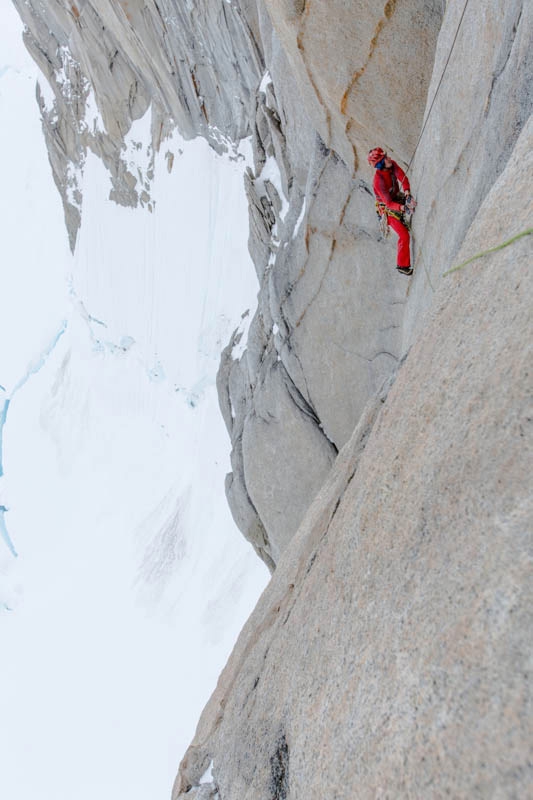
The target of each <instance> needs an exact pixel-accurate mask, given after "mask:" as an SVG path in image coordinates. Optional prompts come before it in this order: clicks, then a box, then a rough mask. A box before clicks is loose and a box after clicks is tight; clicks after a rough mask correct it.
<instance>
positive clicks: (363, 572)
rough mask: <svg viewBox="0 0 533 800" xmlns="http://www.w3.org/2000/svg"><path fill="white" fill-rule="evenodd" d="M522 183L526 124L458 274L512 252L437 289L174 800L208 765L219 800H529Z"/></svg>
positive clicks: (287, 565)
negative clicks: (410, 799) (498, 799)
mask: <svg viewBox="0 0 533 800" xmlns="http://www.w3.org/2000/svg"><path fill="white" fill-rule="evenodd" d="M532 168H533V119H530V121H529V123H528V124H527V125H526V127H525V129H524V131H523V133H522V135H521V137H520V138H519V140H518V142H517V144H516V147H515V149H514V151H513V154H512V156H511V158H510V159H509V161H508V164H507V166H506V168H505V169H504V170H503V172H502V174H501V176H500V178H499V180H498V181H497V182H496V183H495V185H494V186H493V188H492V190H491V191H490V192H489V193H488V194H487V197H486V198H485V201H484V202H483V204H482V205H481V206H480V209H479V211H478V213H477V214H476V216H475V218H474V220H473V222H472V224H471V226H470V227H469V230H468V233H467V235H466V237H465V240H464V242H463V245H462V248H461V251H460V253H458V261H457V265H459V264H460V263H461V262H462V261H466V260H468V259H469V258H471V257H473V256H476V255H478V254H479V253H480V252H483V251H485V250H490V249H492V248H496V247H498V246H499V245H500V244H501V243H502V241H506V242H509V244H508V245H507V246H505V247H504V248H502V249H499V250H497V251H495V252H492V253H488V254H486V255H485V256H483V257H481V258H477V259H475V260H474V261H473V262H471V263H469V264H467V265H466V266H465V267H463V268H462V269H460V270H458V271H456V272H453V273H451V274H449V275H447V276H446V277H443V279H442V281H441V283H440V286H439V287H438V289H437V291H436V293H435V298H434V302H433V306H432V309H431V311H430V312H429V315H428V316H427V317H426V320H425V324H424V327H423V330H422V332H421V335H420V336H419V337H418V339H417V340H416V342H415V343H414V344H413V346H412V348H411V350H410V352H409V355H408V356H407V358H406V360H405V362H404V363H403V364H402V365H400V367H399V369H398V370H397V374H396V379H395V381H394V383H393V385H392V388H390V390H389V391H388V392H387V388H384V390H383V391H382V392H381V394H380V395H378V396H377V397H376V398H375V400H373V401H370V403H369V404H368V405H367V407H366V409H365V411H364V413H363V415H362V416H361V418H360V421H359V424H358V426H357V427H356V429H355V431H354V433H353V435H352V437H351V439H350V441H349V442H348V443H347V444H346V445H345V447H344V448H343V449H342V450H341V452H340V454H339V457H338V459H337V461H336V463H335V465H334V467H333V469H332V470H331V472H330V474H329V476H328V479H327V480H326V482H325V483H324V485H323V486H322V488H321V490H320V491H319V493H318V494H317V496H316V498H315V500H314V502H313V503H312V505H311V507H310V509H309V511H308V512H307V514H306V516H305V518H304V521H303V523H302V525H301V526H300V528H299V530H298V532H297V534H296V535H295V536H294V537H293V539H292V540H291V542H290V543H289V545H288V546H287V548H286V549H285V552H284V554H283V557H282V558H281V559H280V561H279V563H278V566H277V568H276V571H275V573H274V575H273V577H272V580H271V582H270V584H269V586H268V587H267V589H266V590H265V592H264V593H263V596H262V598H261V599H260V601H259V603H258V605H257V607H256V609H255V611H254V613H253V614H252V616H251V618H250V620H249V621H248V623H247V624H246V626H245V628H244V630H243V632H242V634H241V636H240V638H239V640H238V642H237V645H236V647H235V649H234V652H233V654H232V656H231V657H230V660H229V662H228V664H227V666H226V668H225V670H224V672H223V673H222V675H221V677H220V680H219V683H218V687H217V689H216V691H215V692H214V694H213V696H212V698H211V700H210V702H209V704H208V705H207V707H206V709H205V710H204V713H203V715H202V718H201V720H200V723H199V726H198V729H197V733H196V737H195V739H194V741H193V743H192V745H191V747H190V748H189V750H188V752H187V754H186V755H185V758H184V759H183V762H182V764H181V768H180V772H179V775H178V778H177V780H176V784H175V787H174V794H173V797H174V798H175V800H178V798H179V800H181V798H183V800H185V798H186V797H189V795H190V792H191V791H194V788H193V787H195V786H196V785H197V781H198V776H199V775H201V774H202V772H203V771H204V770H205V768H206V764H207V763H209V762H210V761H213V764H214V766H213V769H212V774H213V776H214V784H213V787H214V788H216V789H218V796H219V797H221V798H223V800H237V798H238V800H259V799H260V798H261V799H262V798H264V799H265V800H267V798H268V799H269V800H270V798H274V797H284V798H302V797H306V798H313V800H314V799H315V798H316V800H319V798H324V797H328V798H332V799H333V798H338V799H339V800H341V799H342V800H347V798H354V797H357V798H362V799H363V800H364V799H365V798H368V800H373V799H374V798H377V797H379V798H408V797H417V798H418V797H424V798H425V797H428V798H430V797H431V798H437V797H457V798H486V797H501V798H504V797H506V798H510V797H527V796H529V793H530V787H531V781H532V778H533V775H532V764H533V758H532V756H533V753H532V743H533V730H532V728H533V714H532V712H533V698H532V693H531V677H530V674H531V657H532V655H533V652H532V651H533V648H532V637H531V631H532V630H533V615H532V608H533V604H532V600H533V596H532V594H533V580H532V577H533V575H532V562H531V548H532V546H533V498H532V496H531V465H532V463H533V422H532V420H533V400H532V398H533V376H532V371H531V363H532V356H533V346H532V337H531V330H532V322H533V311H532V306H531V289H530V282H531V278H532V272H533V263H532V261H533V260H532V241H533V228H532V221H533V200H532V197H531V193H528V190H527V187H528V182H529V174H530V171H531V169H532ZM495 219H497V222H495ZM526 231H529V233H528V234H526V233H525V232H526ZM515 237H517V238H515ZM511 240H512V241H511ZM448 266H449V264H448V263H446V264H441V265H440V268H441V270H443V268H444V267H448Z"/></svg>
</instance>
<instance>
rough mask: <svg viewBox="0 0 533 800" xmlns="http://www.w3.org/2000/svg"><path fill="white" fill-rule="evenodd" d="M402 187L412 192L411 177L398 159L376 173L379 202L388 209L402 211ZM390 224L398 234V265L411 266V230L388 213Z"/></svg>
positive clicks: (375, 192)
mask: <svg viewBox="0 0 533 800" xmlns="http://www.w3.org/2000/svg"><path fill="white" fill-rule="evenodd" d="M400 187H401V189H402V191H403V192H404V193H405V194H410V192H411V187H410V186H409V179H408V178H407V175H406V174H405V172H404V171H403V169H402V168H401V167H399V166H398V164H397V163H396V161H393V162H392V167H391V168H390V169H377V170H376V171H375V174H374V194H375V195H376V198H377V200H378V202H379V203H384V204H385V206H386V211H387V210H388V211H396V212H397V213H401V211H402V206H403V205H404V201H403V199H402V196H401V194H400ZM387 218H388V222H389V225H390V226H391V228H392V230H393V231H394V232H395V233H397V234H398V255H397V265H398V266H399V267H410V266H411V256H410V253H409V231H408V230H407V228H406V227H405V225H404V224H403V222H401V221H400V220H399V219H396V217H393V216H392V215H391V214H387Z"/></svg>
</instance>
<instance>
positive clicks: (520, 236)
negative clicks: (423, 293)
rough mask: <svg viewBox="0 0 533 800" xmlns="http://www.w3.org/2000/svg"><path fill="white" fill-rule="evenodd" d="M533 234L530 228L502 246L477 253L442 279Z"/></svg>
mask: <svg viewBox="0 0 533 800" xmlns="http://www.w3.org/2000/svg"><path fill="white" fill-rule="evenodd" d="M532 234H533V228H528V229H527V230H525V231H522V233H517V234H516V236H513V237H511V239H507V240H506V241H505V242H502V243H501V244H497V245H496V247H491V248H490V249H489V250H483V251H482V252H481V253H476V255H475V256H472V258H467V260H466V261H463V263H462V264H458V265H457V266H456V267H452V268H451V269H449V270H447V272H445V273H443V276H442V277H443V278H445V277H446V275H451V274H452V272H457V270H458V269H462V268H463V267H466V265H467V264H471V263H472V261H477V260H478V258H483V256H488V255H489V254H490V253H497V252H498V250H503V248H504V247H509V245H510V244H513V242H516V241H518V239H522V237H524V236H531V235H532Z"/></svg>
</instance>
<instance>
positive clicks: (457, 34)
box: [405, 0, 470, 173]
mask: <svg viewBox="0 0 533 800" xmlns="http://www.w3.org/2000/svg"><path fill="white" fill-rule="evenodd" d="M469 2H470V0H466V2H465V5H464V8H463V13H462V14H461V18H460V20H459V24H458V26H457V30H456V31H455V36H454V37H453V42H452V46H451V48H450V52H449V53H448V58H447V59H446V63H445V65H444V69H443V70H442V75H441V76H440V80H439V83H438V86H437V89H436V91H435V94H434V95H433V100H432V101H431V105H430V107H429V111H428V113H427V117H426V119H425V121H424V124H423V126H422V130H421V131H420V136H419V137H418V141H417V143H416V146H415V149H414V153H413V155H412V156H411V160H410V162H409V164H408V165H407V169H406V170H405V171H406V173H407V172H409V168H410V166H411V164H412V163H413V159H414V157H415V155H416V151H417V150H418V145H419V144H420V142H421V140H422V136H423V135H424V131H425V129H426V125H427V124H428V120H429V117H430V115H431V112H432V110H433V105H434V103H435V100H436V99H437V95H438V93H439V89H440V87H441V83H442V81H443V78H444V75H445V73H446V69H447V68H448V64H449V63H450V58H451V57H452V53H453V48H454V47H455V42H456V41H457V37H458V36H459V30H460V28H461V25H462V22H463V19H464V15H465V12H466V7H467V6H468V3H469Z"/></svg>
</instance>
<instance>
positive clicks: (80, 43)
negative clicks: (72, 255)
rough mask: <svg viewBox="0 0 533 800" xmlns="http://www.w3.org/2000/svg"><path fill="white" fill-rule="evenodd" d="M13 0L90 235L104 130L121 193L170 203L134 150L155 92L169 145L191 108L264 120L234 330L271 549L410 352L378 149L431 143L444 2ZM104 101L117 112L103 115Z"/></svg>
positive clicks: (251, 123) (231, 405)
mask: <svg viewBox="0 0 533 800" xmlns="http://www.w3.org/2000/svg"><path fill="white" fill-rule="evenodd" d="M14 2H15V5H16V6H17V8H18V9H19V11H20V13H21V16H22V18H23V20H24V21H25V23H26V25H27V31H26V35H25V38H26V42H27V45H28V47H29V48H30V50H31V52H32V53H33V55H34V56H35V58H36V59H37V61H38V62H39V64H40V66H41V68H42V69H43V71H44V73H45V75H46V76H47V78H48V80H49V82H50V84H51V86H52V89H53V92H54V96H55V103H54V105H53V106H52V107H48V106H46V105H45V102H44V100H43V99H42V98H41V108H42V113H43V124H44V129H45V135H46V137H47V142H48V148H49V153H50V160H51V164H52V168H53V171H54V176H55V179H56V183H57V185H58V187H59V189H60V191H61V192H62V196H63V201H64V206H65V214H66V220H67V225H68V228H69V233H70V236H71V243H72V246H74V242H75V237H76V232H77V228H78V226H79V222H80V214H81V213H83V212H82V206H83V199H82V197H81V194H80V192H79V188H78V185H77V175H78V174H79V171H80V170H82V169H83V164H84V160H85V157H86V153H87V151H88V149H90V150H92V151H94V152H95V153H97V154H98V155H99V156H100V157H101V158H102V159H103V161H104V163H105V164H106V166H107V167H108V169H109V171H110V174H111V178H112V191H111V197H112V198H113V199H115V200H116V201H117V202H119V203H124V204H128V205H136V204H141V205H144V206H145V207H147V208H148V210H151V208H152V206H151V200H150V180H151V177H152V175H153V173H152V168H151V167H150V166H149V167H148V169H147V170H146V174H144V175H134V174H132V173H131V172H130V171H129V168H128V164H127V162H126V160H125V158H124V155H123V150H124V137H125V135H126V134H127V132H128V130H129V128H130V126H131V123H132V121H134V120H135V119H138V118H139V117H141V116H142V115H143V114H144V113H145V112H146V110H147V108H148V107H149V106H151V113H152V150H153V152H154V151H156V150H157V149H158V148H159V147H160V146H161V143H162V141H163V140H164V137H165V135H166V133H167V132H168V131H169V130H170V129H171V128H172V127H174V126H178V128H179V129H180V131H181V133H182V134H183V135H185V136H193V135H202V136H205V137H206V138H207V139H208V141H209V142H210V143H211V144H212V145H213V146H214V147H215V148H217V150H219V151H222V150H224V149H228V148H229V149H231V147H232V146H233V144H235V143H237V142H238V141H239V140H240V139H241V138H242V137H244V136H248V135H251V137H252V142H253V149H254V165H253V168H252V167H251V168H250V169H249V170H248V172H247V175H246V180H245V183H246V192H247V195H248V199H249V204H250V252H251V254H252V258H253V260H254V264H255V268H256V272H257V275H258V280H259V285H260V289H259V296H258V309H257V312H256V314H255V316H254V319H253V321H252V323H251V327H250V332H249V336H248V346H247V350H246V352H245V353H244V355H242V356H241V357H240V359H239V361H238V363H234V362H233V356H232V349H233V348H232V347H229V348H227V350H226V353H225V357H224V359H223V364H222V366H221V371H220V375H219V389H220V397H221V405H222V407H223V412H224V416H225V419H226V423H227V426H228V430H229V432H230V435H231V439H232V448H233V454H232V465H233V472H232V474H231V475H230V476H228V481H227V493H228V500H229V503H230V506H231V509H232V512H233V515H234V517H235V519H236V521H237V523H238V525H239V527H240V528H241V530H242V531H243V533H244V535H245V536H247V538H248V539H250V541H251V542H252V543H253V544H254V546H255V547H256V549H257V551H258V553H259V554H260V555H261V557H262V558H264V560H265V561H266V562H267V563H268V565H269V566H270V567H271V568H272V567H273V565H274V564H275V562H276V561H277V560H278V558H279V556H280V554H281V552H282V551H283V549H284V548H285V546H286V544H287V542H288V541H289V540H290V538H291V536H292V535H293V534H294V532H295V530H296V529H297V527H298V525H299V523H300V521H301V519H302V517H303V515H304V513H305V510H306V509H307V507H308V506H309V503H310V502H311V500H312V498H313V496H314V495H315V493H316V491H317V490H318V488H319V487H320V485H321V484H322V482H323V480H324V478H325V476H326V475H327V473H328V471H329V469H330V467H331V464H332V463H333V460H334V458H335V456H336V453H337V452H338V449H339V447H341V446H342V445H343V444H344V443H345V442H346V441H347V440H348V438H349V437H350V435H351V432H352V430H353V427H354V425H355V424H356V422H357V419H358V418H359V416H360V414H361V412H362V409H363V407H364V405H365V403H366V401H367V400H368V398H369V397H370V396H371V395H372V394H373V393H375V391H376V390H377V388H378V387H379V385H380V384H381V383H382V381H383V379H384V377H385V376H386V375H388V374H389V373H390V371H391V370H392V369H394V366H395V364H396V362H397V360H398V357H399V356H400V354H401V319H402V311H403V306H404V304H405V300H406V289H407V286H406V284H405V283H404V282H402V279H401V277H399V276H397V275H396V274H395V273H392V274H391V267H393V266H394V250H393V246H392V245H391V244H388V245H387V246H384V244H383V242H382V241H381V236H380V233H379V230H378V227H377V225H376V216H375V213H374V208H373V198H372V193H371V191H370V188H369V185H368V180H369V178H370V177H371V176H370V175H369V174H368V172H367V169H366V164H365V159H364V153H365V152H366V150H367V149H368V148H369V147H370V146H371V145H372V144H374V143H375V142H376V141H381V143H382V144H383V145H384V146H386V147H388V148H389V149H390V150H391V152H393V153H394V154H395V155H396V156H397V157H398V158H400V159H402V158H403V159H404V160H405V159H406V158H407V156H408V153H409V151H410V149H411V148H412V146H413V145H414V142H415V139H416V136H417V131H418V130H419V126H420V122H421V119H422V113H423V108H424V102H425V95H426V87H427V84H428V82H429V78H430V71H431V64H432V59H433V51H434V48H435V44H436V37H437V33H438V29H439V26H440V21H441V12H442V5H441V3H440V2H437V0H434V1H431V0H412V2H409V3H396V2H391V0H388V2H386V3H384V4H378V5H377V6H376V5H375V4H372V3H358V4H357V6H356V7H348V6H347V5H346V4H345V3H343V2H333V3H332V2H327V3H326V2H319V0H313V1H312V2H311V1H309V2H306V3H299V2H296V3H295V2H292V1H291V2H285V1H284V2H273V3H270V4H268V5H267V4H264V3H263V2H252V0H247V2H244V1H241V2H239V1H238V0H231V2H227V0H224V2H222V1H221V2H216V3H211V2H204V1H203V0H202V2H197V3H194V4H193V3H190V2H187V0H158V2H155V0H128V1H127V2H126V0H121V1H120V2H116V3H110V2H108V0H84V1H83V2H81V0H80V2H77V3H74V2H71V1H70V0H50V2H48V3H46V4H45V5H43V4H42V3H40V2H37V0H29V2H23V0H14ZM415 51H416V53H417V57H416V58H412V57H410V56H407V54H408V53H413V52H415ZM391 65H395V68H396V67H398V68H399V73H398V77H397V79H395V80H391V69H392V66H391ZM94 103H96V105H97V107H98V109H99V111H100V114H101V117H102V120H103V129H97V128H95V127H94V126H91V124H90V122H88V121H87V114H86V112H87V106H88V104H91V105H94ZM400 106H401V107H403V110H404V111H405V112H406V113H403V112H402V114H401V124H400V125H398V124H397V122H396V114H397V111H398V109H399V108H400ZM361 153H363V157H362V158H361ZM360 162H361V163H360Z"/></svg>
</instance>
